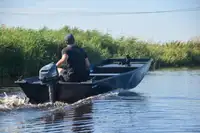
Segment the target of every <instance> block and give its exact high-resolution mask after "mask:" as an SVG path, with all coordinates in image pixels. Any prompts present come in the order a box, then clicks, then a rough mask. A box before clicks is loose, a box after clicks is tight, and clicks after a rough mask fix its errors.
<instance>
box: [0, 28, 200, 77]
mask: <svg viewBox="0 0 200 133" xmlns="http://www.w3.org/2000/svg"><path fill="white" fill-rule="evenodd" d="M67 33H72V34H74V36H75V38H76V42H77V44H78V45H79V46H82V47H83V48H85V50H86V51H87V53H88V56H89V59H90V61H91V62H92V63H96V62H98V61H100V60H101V59H104V58H111V57H123V56H125V55H126V54H129V55H130V56H132V57H133V58H143V57H150V58H153V59H154V61H156V62H158V63H159V64H160V66H161V67H162V66H163V67H164V66H172V67H173V66H192V65H199V63H200V61H199V57H200V42H199V41H188V42H171V43H166V44H164V45H160V44H151V43H148V42H143V41H138V40H137V39H136V38H131V37H130V38H125V37H121V38H118V39H114V38H113V37H112V36H110V35H109V34H103V33H101V32H98V31H96V30H87V31H83V30H81V29H78V28H70V27H68V26H65V27H63V28H61V29H59V30H51V29H48V28H46V27H44V28H42V29H39V30H33V29H24V28H20V27H13V28H5V27H1V28H0V70H1V71H3V76H10V77H16V76H19V75H27V76H32V75H38V71H39V69H40V67H42V66H43V65H45V64H47V63H49V62H56V61H57V60H58V59H59V57H60V56H61V52H60V51H61V49H62V48H63V47H65V44H64V43H63V38H64V36H65V35H66V34H67Z"/></svg>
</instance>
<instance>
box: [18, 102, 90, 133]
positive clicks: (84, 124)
mask: <svg viewBox="0 0 200 133" xmlns="http://www.w3.org/2000/svg"><path fill="white" fill-rule="evenodd" d="M17 129H18V130H20V131H23V132H26V131H29V130H32V131H35V132H43V131H45V132H47V131H48V132H53V133H55V132H59V133H64V132H74V133H77V132H79V131H82V132H83V131H84V132H87V133H90V132H92V131H93V120H92V103H88V104H84V105H81V106H79V107H76V108H71V109H64V108H62V109H60V110H56V111H53V112H47V114H44V115H43V116H42V117H38V118H36V119H31V120H26V121H24V122H22V125H19V126H18V127H17Z"/></svg>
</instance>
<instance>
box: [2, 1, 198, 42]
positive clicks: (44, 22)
mask: <svg viewBox="0 0 200 133" xmlns="http://www.w3.org/2000/svg"><path fill="white" fill-rule="evenodd" d="M191 7H200V1H199V0H1V1H0V12H1V13H0V24H6V25H8V26H23V27H25V28H37V29H38V28H41V27H43V26H47V27H49V28H52V29H57V28H61V27H63V26H64V25H69V26H73V27H78V28H80V29H84V30H86V29H97V30H100V31H102V32H107V33H110V34H112V35H113V37H118V36H121V35H123V36H134V37H137V38H139V39H141V40H147V41H156V42H165V41H172V40H182V41H187V40H188V39H191V38H192V37H195V36H200V11H193V12H176V13H160V14H133V15H117V16H113V15H112V16H84V15H80V14H79V13H81V12H86V11H89V12H94V11H95V12H144V11H157V10H173V9H183V8H191ZM2 12H3V13H2ZM10 12H13V13H21V14H11V13H10ZM60 12H61V13H60ZM23 13H26V14H23ZM54 13H55V14H54ZM59 13H60V14H59Z"/></svg>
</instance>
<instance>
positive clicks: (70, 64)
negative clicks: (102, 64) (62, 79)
mask: <svg viewBox="0 0 200 133" xmlns="http://www.w3.org/2000/svg"><path fill="white" fill-rule="evenodd" d="M63 54H67V55H68V60H67V62H65V65H64V66H65V67H64V68H65V69H67V70H68V71H73V72H75V73H77V74H78V75H79V74H81V73H84V72H85V71H86V70H87V69H86V64H85V58H87V53H86V52H85V50H84V49H83V48H80V47H78V46H77V45H73V46H67V47H65V48H63V49H62V55H63Z"/></svg>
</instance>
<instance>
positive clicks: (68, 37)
mask: <svg viewBox="0 0 200 133" xmlns="http://www.w3.org/2000/svg"><path fill="white" fill-rule="evenodd" d="M64 40H65V43H66V44H67V45H72V44H74V43H75V39H74V36H73V35H72V34H68V35H66V36H65V38H64Z"/></svg>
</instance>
